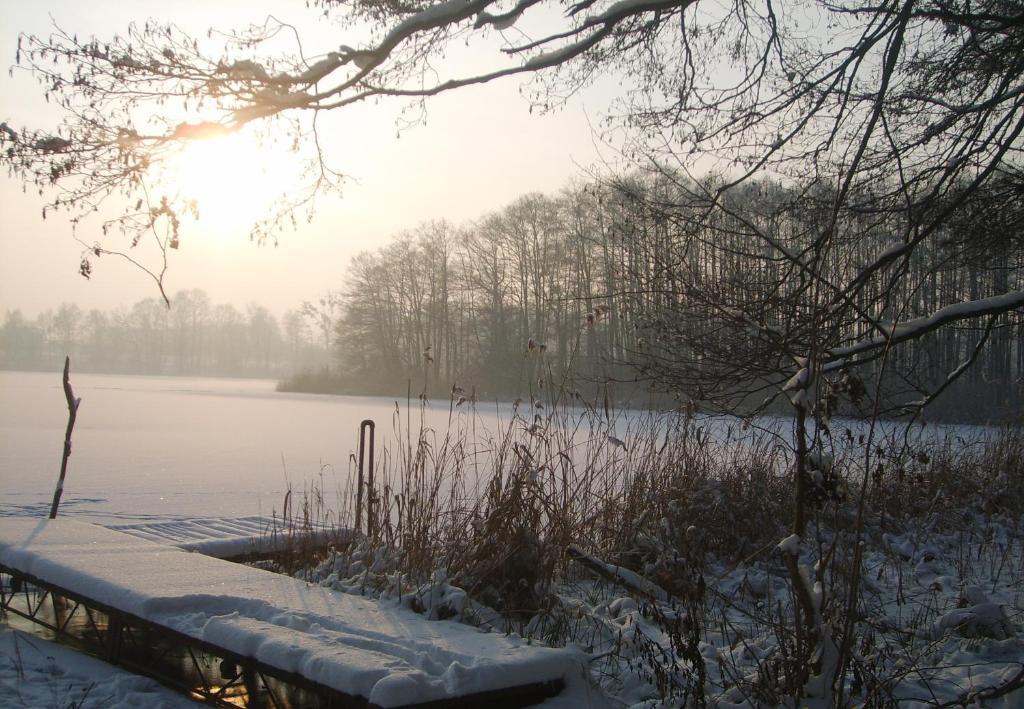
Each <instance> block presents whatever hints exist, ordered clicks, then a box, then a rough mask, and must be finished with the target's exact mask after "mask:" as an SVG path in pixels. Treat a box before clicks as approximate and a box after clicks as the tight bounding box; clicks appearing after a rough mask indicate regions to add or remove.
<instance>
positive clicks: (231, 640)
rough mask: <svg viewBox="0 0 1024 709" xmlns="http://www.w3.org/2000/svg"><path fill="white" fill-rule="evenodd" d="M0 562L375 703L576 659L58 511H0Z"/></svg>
mask: <svg viewBox="0 0 1024 709" xmlns="http://www.w3.org/2000/svg"><path fill="white" fill-rule="evenodd" d="M0 563H3V564H4V565H6V566H10V567H13V568H16V569H18V570H20V571H22V572H24V573H26V574H30V575H32V576H35V577H37V578H39V579H42V580H45V581H48V582H50V583H52V584H54V585H56V586H60V587H62V588H65V589H69V590H71V589H73V590H74V591H76V592H77V593H79V594H81V595H83V596H86V597H88V598H90V599H92V600H94V601H97V602H99V603H103V604H107V605H110V606H113V607H116V608H118V609H120V610H122V611H124V612H126V613H130V614H133V615H135V616H138V617H140V618H143V619H145V620H148V621H150V622H153V623H157V624H160V625H163V626H165V627H168V628H172V629H174V630H177V631H179V632H181V633H184V634H185V635H188V636H190V637H193V638H196V639H198V640H203V641H206V642H210V643H214V644H216V645H218V646H221V647H223V648H225V649H227V650H230V651H232V652H235V653H238V654H240V655H243V656H247V657H252V658H255V659H256V660H259V661H260V662H264V663H266V664H268V665H273V666H275V667H279V668H280V669H283V670H287V671H294V672H299V673H301V674H302V675H303V676H305V677H307V678H308V679H310V680H313V681H315V682H319V683H321V684H323V685H326V686H329V687H332V688H334V689H337V690H340V691H342V692H347V693H350V694H358V695H361V696H363V697H366V698H367V699H369V700H370V701H371V702H374V703H377V704H379V705H380V706H394V705H396V704H402V703H408V702H412V701H428V700H439V699H445V698H450V697H456V696H463V695H466V694H472V693H475V692H481V691H489V690H498V689H502V688H507V687H511V686H516V685H522V684H528V683H533V682H544V681H548V680H555V679H560V678H564V677H566V676H567V675H568V674H570V673H571V672H579V671H580V670H579V669H578V668H579V657H580V656H579V655H578V654H577V653H576V652H575V651H573V650H569V649H554V648H545V647H539V646H536V645H528V644H527V643H526V642H525V641H524V640H522V639H520V638H518V637H515V636H503V635H498V634H493V633H483V632H481V631H479V630H477V629H475V628H472V627H469V626H466V625H462V624H459V623H454V622H449V621H429V620H427V619H425V618H423V617H422V616H420V615H417V614H416V613H413V612H412V611H410V610H406V609H404V608H401V607H399V606H398V605H397V604H388V603H386V602H385V603H382V602H377V601H373V600H370V599H367V598H362V597H358V596H352V595H347V594H342V593H338V592H335V591H331V590H329V589H326V588H321V587H319V586H312V585H309V584H307V583H305V582H303V581H299V580H297V579H293V578H290V577H287V576H281V575H278V574H273V573H270V572H266V571H261V570H259V569H254V568H250V567H247V566H242V565H238V564H231V563H229V562H225V561H221V560H218V559H213V558H210V557H207V556H203V555H201V554H194V553H189V552H186V551H184V550H182V549H179V548H177V547H171V546H166V545H162V544H157V543H154V542H151V541H147V540H145V539H141V538H138V537H133V536H130V535H128V534H125V533H123V532H119V531H115V530H111V529H107V528H104V527H100V526H97V525H91V524H87V523H83V522H77V521H74V520H70V519H56V520H39V521H37V520H31V519H25V518H5V519H0Z"/></svg>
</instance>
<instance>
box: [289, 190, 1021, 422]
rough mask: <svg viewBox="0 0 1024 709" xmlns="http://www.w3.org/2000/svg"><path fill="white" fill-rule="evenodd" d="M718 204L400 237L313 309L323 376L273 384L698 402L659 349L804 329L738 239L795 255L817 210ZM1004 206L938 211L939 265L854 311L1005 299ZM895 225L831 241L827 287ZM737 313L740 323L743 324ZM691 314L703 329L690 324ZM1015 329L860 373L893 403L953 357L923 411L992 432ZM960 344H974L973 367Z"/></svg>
mask: <svg viewBox="0 0 1024 709" xmlns="http://www.w3.org/2000/svg"><path fill="white" fill-rule="evenodd" d="M728 199H729V200H731V202H732V204H730V205H728V208H727V209H726V210H725V212H726V213H730V212H731V213H732V214H734V215H735V217H734V219H732V220H729V219H727V218H721V217H719V218H717V219H715V220H708V219H706V218H705V216H704V214H703V213H699V212H700V207H699V206H698V205H688V204H687V197H686V195H685V191H680V190H678V189H676V188H675V187H674V186H673V182H672V181H671V180H660V181H659V180H657V179H648V180H641V179H637V178H629V179H622V180H619V181H616V182H615V183H614V184H604V183H602V184H598V183H596V182H595V183H589V184H585V185H583V186H578V187H574V188H571V189H566V190H564V191H562V192H561V193H560V194H558V195H555V196H550V195H542V194H530V195H526V196H523V197H521V198H519V199H517V200H516V201H514V202H513V203H511V204H509V205H508V206H506V207H504V208H502V209H500V210H498V211H496V212H493V213H490V214H488V215H486V216H484V217H483V218H481V219H479V220H477V221H475V222H473V223H470V224H465V225H462V226H455V225H453V224H451V223H448V222H445V221H436V222H430V223H426V224H422V225H420V226H418V227H416V228H415V229H412V230H410V231H406V232H403V233H401V234H399V235H398V236H397V237H396V238H395V239H394V240H393V242H392V243H390V244H389V245H387V246H385V247H383V248H380V249H378V250H376V251H372V252H364V253H361V254H359V255H358V256H357V257H355V258H354V259H353V261H352V263H351V266H350V268H349V269H348V272H347V279H346V284H345V286H344V288H343V289H341V290H340V291H338V292H336V293H332V294H329V295H328V296H327V297H326V298H325V299H324V300H323V301H321V304H320V305H321V308H322V309H323V311H324V312H328V311H329V312H331V313H334V315H331V316H330V318H328V319H333V322H334V325H333V331H334V338H333V349H334V355H335V356H334V363H335V364H334V366H333V368H332V370H331V376H330V377H329V378H328V379H329V380H328V379H324V378H323V377H307V378H305V379H304V380H301V379H300V380H295V381H294V382H292V384H293V386H295V387H296V388H306V389H321V390H322V389H331V390H334V391H339V392H350V393H356V392H358V393H377V394H397V393H404V392H405V390H406V387H407V385H411V389H412V392H413V394H414V395H415V394H417V393H419V392H426V393H428V394H430V395H434V396H438V395H440V396H445V395H447V394H448V393H449V392H450V391H451V388H452V387H453V385H457V386H458V387H459V388H460V389H462V390H464V391H465V392H466V395H467V396H468V395H469V392H470V391H475V392H476V394H477V395H478V396H481V397H483V398H487V399H494V398H515V397H526V396H538V397H540V396H541V394H540V392H541V391H543V388H544V387H545V386H547V387H548V388H550V387H552V386H555V387H557V386H559V385H561V384H567V386H566V390H567V391H569V392H571V393H572V395H576V394H577V393H578V392H583V391H589V392H591V395H593V392H595V391H596V389H595V387H592V386H588V385H589V384H590V383H592V382H601V381H606V380H608V379H612V380H618V381H620V382H621V383H620V384H618V385H616V387H615V388H616V391H617V393H618V394H619V395H620V396H621V395H624V394H627V393H631V394H632V395H633V397H634V399H636V396H635V395H636V393H637V391H638V390H645V389H646V388H647V387H649V388H650V389H652V390H656V391H661V392H664V391H669V392H672V393H674V395H675V399H677V400H678V399H683V400H686V399H691V398H692V399H694V400H697V401H699V400H700V399H701V396H700V395H701V394H702V392H699V391H688V389H687V382H685V381H678V380H673V378H672V367H671V364H672V361H673V360H674V359H682V358H685V357H686V356H687V353H686V352H685V351H684V345H681V344H680V345H674V344H673V343H676V342H679V343H683V342H687V341H690V342H692V341H693V340H692V338H693V337H694V336H696V337H697V339H698V340H699V339H700V338H701V337H703V336H704V335H705V333H706V336H707V337H708V338H713V337H716V336H722V337H727V338H731V339H729V341H727V342H725V343H724V345H725V350H726V351H728V350H729V349H735V350H736V351H737V352H740V351H742V350H743V348H744V347H745V346H746V345H745V343H744V342H742V341H741V340H742V339H743V338H742V337H736V335H735V332H736V331H737V330H736V328H733V329H732V330H726V329H723V328H718V327H717V326H714V325H713V324H712V323H713V322H714V321H716V320H721V319H722V318H732V319H733V321H735V322H739V323H740V325H742V322H743V319H744V318H756V319H757V320H758V322H760V323H762V325H761V327H778V328H780V332H782V331H783V330H787V328H792V327H794V323H799V321H800V318H801V317H803V316H802V315H801V311H800V308H801V307H803V306H802V305H801V303H803V302H804V301H802V300H801V297H802V296H801V295H800V293H799V291H796V289H799V288H802V287H804V286H802V285H801V282H800V278H799V274H793V273H792V272H791V268H790V266H789V264H787V263H786V262H785V261H784V260H783V259H778V258H773V257H772V253H771V249H769V248H767V247H766V246H765V244H764V243H763V241H759V240H758V239H756V238H755V237H754V236H752V235H751V231H752V229H750V228H748V227H749V226H750V225H751V224H756V225H757V227H758V229H760V230H761V231H762V232H763V231H765V230H767V231H768V232H769V233H771V234H773V235H775V238H776V239H777V243H779V244H788V245H790V247H791V248H793V249H794V250H801V249H804V248H805V246H804V245H805V244H806V243H808V242H809V241H810V239H811V238H812V235H813V234H815V233H818V231H817V230H819V225H820V223H821V222H822V220H823V219H824V211H825V209H826V208H827V205H828V204H829V202H828V199H829V195H827V194H822V195H818V196H817V197H816V198H815V195H813V194H809V192H808V191H807V190H805V191H802V192H801V193H800V194H796V193H794V192H792V191H790V190H789V189H788V188H784V187H781V186H779V185H776V184H769V183H758V184H750V185H747V186H745V187H743V188H741V189H739V190H731V191H730V192H729V197H728ZM1021 204H1022V199H1021V195H1020V194H1019V190H1017V191H1015V190H1014V189H1009V190H1007V191H1000V189H999V186H998V185H997V186H996V187H994V188H992V189H990V190H989V191H988V192H987V193H985V194H983V195H981V196H980V197H978V198H977V199H976V200H975V202H974V203H972V204H969V205H966V206H964V207H963V208H961V209H959V210H958V211H957V217H956V219H951V220H950V224H949V225H948V229H947V231H948V234H947V237H946V238H945V239H944V240H943V241H942V242H941V244H942V246H941V247H940V250H939V251H938V252H929V251H926V250H924V249H921V250H920V251H919V252H915V255H914V258H913V259H912V260H910V261H909V262H908V263H907V264H905V265H904V266H903V267H902V268H901V269H900V270H898V271H896V272H894V273H893V276H892V277H891V278H890V279H888V280H887V281H885V282H881V283H880V284H879V285H878V286H877V287H872V288H864V289H861V290H860V291H859V292H858V295H857V298H859V299H862V300H863V307H864V308H865V309H871V310H872V312H874V313H875V315H876V316H877V317H878V318H879V319H880V320H881V319H888V320H895V321H900V322H903V321H906V320H908V319H911V318H915V317H919V316H927V315H930V314H932V313H934V312H935V311H936V310H937V309H939V308H941V307H943V306H946V305H950V304H952V303H957V302H960V301H963V300H968V299H971V300H976V299H979V298H985V297H987V296H991V295H999V294H1002V293H1005V292H1007V291H1009V290H1014V289H1020V288H1024V262H1022V253H1024V248H1022V246H1024V243H1022V234H1021V227H1022V222H1021V214H1022V213H1024V210H1022V208H1021ZM815 205H822V208H821V211H818V212H816V211H815V209H814V206H815ZM900 226H901V225H895V226H894V225H891V224H886V223H874V222H873V221H872V215H871V214H869V213H865V214H863V216H858V217H857V223H856V224H845V225H843V228H848V229H849V232H850V234H851V237H850V238H849V239H848V241H847V242H846V243H845V244H844V250H843V251H839V250H835V251H834V252H832V253H826V254H823V255H822V256H821V257H820V258H825V259H828V261H827V263H826V267H827V269H828V270H829V271H831V272H832V273H833V277H834V281H835V282H837V283H843V282H848V278H850V277H851V274H853V273H855V272H856V269H857V268H858V267H860V266H862V264H863V263H866V262H869V259H871V258H872V255H873V254H877V253H879V251H880V250H884V249H885V248H887V247H888V246H889V244H890V243H891V242H892V241H893V240H894V239H897V238H898V236H894V234H896V235H898V234H899V233H900V229H899V227H900ZM681 235H685V238H681ZM775 253H776V254H777V253H778V252H777V251H776V252H775ZM794 291H796V295H793V293H794ZM775 292H777V293H779V296H778V298H777V299H775V298H774V297H773V296H772V295H771V294H772V293H775ZM753 303H756V304H757V305H756V307H757V308H758V309H759V312H756V313H747V312H743V311H744V310H745V309H747V310H749V309H750V308H751V307H755V306H753V305H750V304H753ZM695 304H701V307H704V308H705V309H706V311H707V312H708V313H709V317H708V318H707V319H702V318H700V317H696V318H694V316H693V312H694V311H697V312H699V309H698V308H696V307H695ZM853 307H857V304H856V303H854V304H853ZM734 313H740V314H739V315H733V314H734ZM1020 325H1021V318H1020V315H1019V313H1006V314H1003V315H1001V316H999V317H998V319H997V320H996V321H995V322H994V324H993V326H992V327H991V328H990V329H989V330H988V331H986V332H984V333H983V332H981V330H982V329H983V328H982V327H981V326H980V325H977V324H968V325H964V326H962V327H954V328H947V329H945V330H942V331H938V332H933V333H929V334H927V335H926V336H924V337H922V338H920V339H919V340H917V341H914V342H908V343H905V344H902V345H900V346H899V347H897V348H895V349H894V351H893V352H892V353H891V354H889V356H888V361H889V365H888V366H887V367H885V368H883V364H882V361H881V360H879V362H878V363H876V364H875V365H874V366H873V367H872V366H868V367H865V368H861V370H860V371H861V373H862V376H863V377H864V381H865V383H866V386H871V385H872V380H873V379H874V378H875V376H876V375H877V374H878V373H879V372H884V375H883V379H884V382H885V383H884V386H883V389H884V390H885V391H886V392H887V395H888V396H889V398H894V399H900V398H902V399H903V400H905V401H906V400H914V399H915V398H920V397H921V392H923V391H928V390H934V388H935V387H936V386H937V385H939V384H941V383H942V382H943V381H944V380H945V378H946V377H947V376H948V375H949V373H950V372H953V371H955V370H956V369H957V368H958V367H959V366H960V365H961V364H963V363H964V362H967V361H971V368H970V369H969V370H968V371H967V372H966V374H964V375H963V376H962V377H960V378H959V379H957V380H956V381H955V382H952V384H951V386H950V387H949V388H948V389H947V391H946V392H945V395H944V396H943V397H941V398H940V399H939V400H938V401H936V402H935V404H933V405H930V406H929V409H928V410H929V411H931V412H932V413H933V414H934V415H938V416H942V417H950V418H956V419H961V420H969V419H989V418H992V419H994V420H1000V419H1001V418H1005V417H1006V416H1012V415H1015V412H1019V410H1020V405H1021V401H1022V398H1024V397H1022V394H1024V386H1022V378H1024V346H1022V342H1021V336H1020V333H1021V327H1020ZM821 327H822V329H823V330H824V329H825V328H826V327H827V328H832V330H831V332H832V333H833V334H832V336H833V337H836V338H847V337H854V336H861V333H859V332H857V333H854V332H852V331H851V327H852V326H851V325H849V324H848V323H846V322H837V323H824V324H822V325H821ZM739 331H740V332H742V327H740V329H739ZM979 341H981V342H983V343H984V344H985V347H984V348H978V349H979V351H977V352H976V351H975V350H976V348H977V345H978V343H979ZM701 356H706V355H701ZM756 356H761V355H756ZM972 357H973V358H974V359H973V360H972V359H971V358H972ZM666 362H667V363H668V364H666ZM666 372H667V374H666ZM638 380H639V381H638ZM746 384H747V383H744V382H736V383H735V386H734V388H742V387H743V386H745V385H746ZM729 386H730V385H729V384H728V383H727V384H726V388H728V387H729ZM847 413H858V412H856V411H847ZM860 413H866V412H860Z"/></svg>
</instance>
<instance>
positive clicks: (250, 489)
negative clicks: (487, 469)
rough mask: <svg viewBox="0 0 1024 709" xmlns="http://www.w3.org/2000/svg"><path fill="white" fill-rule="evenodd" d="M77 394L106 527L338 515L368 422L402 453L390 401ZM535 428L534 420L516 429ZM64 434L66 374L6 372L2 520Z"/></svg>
mask: <svg viewBox="0 0 1024 709" xmlns="http://www.w3.org/2000/svg"><path fill="white" fill-rule="evenodd" d="M71 381H72V385H73V387H74V390H75V395H76V396H80V397H82V406H81V408H80V409H79V413H78V420H77V423H76V426H75V431H74V435H73V452H72V455H71V459H70V463H69V469H68V479H67V482H66V484H65V489H64V496H63V499H62V502H61V514H62V515H75V516H78V517H81V518H86V519H94V520H97V521H107V522H112V521H146V520H163V519H174V518H178V517H200V516H217V517H239V516H251V515H262V516H265V517H269V516H270V515H271V513H272V512H275V511H276V512H277V513H280V511H281V508H282V505H283V501H284V496H285V491H286V490H287V489H288V486H289V484H290V486H291V488H292V489H293V490H294V491H295V492H296V493H301V492H302V491H303V490H304V489H308V488H310V487H312V486H313V485H315V486H316V487H318V488H319V489H320V490H322V491H323V493H324V496H325V501H326V504H327V506H328V507H330V508H331V509H335V510H337V509H340V508H341V505H340V504H339V500H340V499H341V498H342V497H346V498H347V497H348V496H347V494H346V491H347V490H348V489H350V486H351V485H352V484H353V478H354V471H353V467H352V466H351V464H350V456H351V455H352V454H353V453H354V451H355V450H356V446H357V436H358V427H359V422H360V421H361V420H363V419H366V418H371V419H374V420H375V421H376V423H377V451H378V460H379V458H380V455H381V448H382V445H383V444H385V443H388V444H393V443H394V441H395V432H394V431H395V429H394V419H395V414H396V403H395V400H394V399H389V398H383V397H381V398H375V397H347V396H320V395H313V394H287V393H278V392H275V391H274V385H275V383H274V382H272V381H268V380H244V379H210V378H180V377H148V376H121V375H103V374H75V373H72V377H71ZM449 405H450V404H449V402H447V401H433V402H430V403H429V404H428V406H427V410H426V413H425V418H424V425H426V426H427V427H429V428H433V429H434V430H435V431H438V432H439V433H440V434H441V435H443V434H444V432H445V431H446V430H447V429H448V424H449ZM528 406H529V405H528V404H525V405H524V408H526V407H528ZM398 411H399V412H400V414H399V415H400V416H401V425H402V427H403V428H405V427H406V426H407V425H408V426H409V427H411V428H412V430H413V431H414V432H415V431H418V430H419V427H420V407H419V402H418V401H416V400H414V401H413V404H412V411H411V412H409V411H408V410H407V408H406V403H405V401H404V400H403V401H400V402H398ZM639 418H640V416H639V412H636V411H630V410H620V411H619V412H618V413H617V414H616V415H615V416H614V417H613V421H612V424H611V428H610V429H605V430H606V431H610V432H613V433H615V435H617V436H623V437H627V438H628V435H629V426H630V423H631V421H636V420H638V419H639ZM511 419H512V406H511V405H510V404H503V405H502V406H501V407H500V409H499V407H497V406H496V405H495V404H494V403H493V402H492V403H490V404H486V403H480V404H478V405H477V408H476V416H475V418H471V417H470V415H469V407H468V406H464V407H461V408H458V409H455V410H454V413H453V424H454V426H456V427H462V428H463V430H465V431H469V432H473V433H475V434H477V440H485V439H486V438H487V437H488V436H487V434H493V433H494V432H496V431H497V429H498V427H499V426H508V425H509V421H510V420H511ZM529 420H530V417H529V413H526V417H525V418H524V419H519V420H518V421H517V422H516V425H517V426H523V427H525V426H526V425H528V423H529ZM836 423H837V425H836V427H835V429H836V430H837V431H841V430H842V429H841V428H839V426H848V427H852V428H854V429H858V428H860V429H861V430H863V424H861V423H859V422H849V421H848V422H845V423H839V422H836ZM66 424H67V405H66V403H65V400H64V393H63V390H62V388H61V380H60V373H59V372H54V373H36V372H33V373H26V372H0V514H5V515H31V516H45V515H46V514H47V511H48V510H49V505H50V500H51V498H52V495H53V488H54V484H55V482H56V479H57V474H58V472H59V470H60V457H61V444H62V441H63V436H64V428H65V426H66ZM699 424H700V425H701V426H702V427H704V428H705V429H706V430H707V431H708V433H710V434H711V435H710V438H711V439H717V440H720V441H721V440H724V439H725V438H726V437H729V438H730V439H731V440H733V441H735V440H736V437H735V436H734V435H733V434H734V433H735V432H736V431H737V430H738V429H737V428H736V427H733V428H732V429H731V431H730V432H729V433H728V434H727V433H726V431H727V430H729V428H728V427H729V424H726V423H723V420H722V419H713V418H710V417H701V420H700V422H699ZM759 424H760V425H761V426H767V427H774V428H776V429H777V430H778V431H779V432H780V433H783V435H785V432H786V431H788V430H789V424H788V423H787V422H786V420H784V419H761V420H759ZM473 427H475V429H474V428H473ZM488 429H489V430H488ZM983 430H984V429H978V428H974V427H942V426H929V427H928V428H927V429H926V432H925V435H926V436H930V437H936V438H941V437H943V436H946V435H956V436H965V437H968V438H971V437H975V436H977V435H979V434H980V433H981V432H983ZM479 434H483V435H479ZM574 435H575V436H576V439H577V440H579V437H580V436H585V435H593V434H588V433H587V432H586V431H581V432H578V433H577V434H574ZM472 437H473V436H472V435H470V436H469V438H472ZM403 440H404V437H403ZM613 453H614V451H610V452H609V455H611V454H613ZM481 472H484V471H481Z"/></svg>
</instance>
